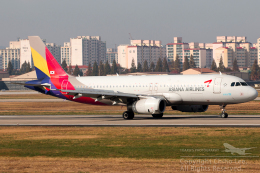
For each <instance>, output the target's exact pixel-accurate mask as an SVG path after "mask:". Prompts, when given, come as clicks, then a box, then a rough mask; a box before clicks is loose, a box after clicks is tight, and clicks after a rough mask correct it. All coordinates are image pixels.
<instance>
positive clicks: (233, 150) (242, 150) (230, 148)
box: [223, 143, 256, 155]
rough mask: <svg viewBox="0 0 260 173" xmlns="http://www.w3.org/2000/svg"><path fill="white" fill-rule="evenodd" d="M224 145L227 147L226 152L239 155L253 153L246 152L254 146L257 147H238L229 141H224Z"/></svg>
mask: <svg viewBox="0 0 260 173" xmlns="http://www.w3.org/2000/svg"><path fill="white" fill-rule="evenodd" d="M223 145H224V147H225V148H226V149H225V150H224V151H225V152H231V154H234V153H237V154H239V155H246V154H252V153H246V150H250V149H252V148H256V147H252V148H236V147H234V146H232V145H230V144H228V143H224V144H223Z"/></svg>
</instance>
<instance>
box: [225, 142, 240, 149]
mask: <svg viewBox="0 0 260 173" xmlns="http://www.w3.org/2000/svg"><path fill="white" fill-rule="evenodd" d="M223 145H224V147H225V148H228V149H237V148H236V147H234V146H232V145H230V144H228V143H224V144H223Z"/></svg>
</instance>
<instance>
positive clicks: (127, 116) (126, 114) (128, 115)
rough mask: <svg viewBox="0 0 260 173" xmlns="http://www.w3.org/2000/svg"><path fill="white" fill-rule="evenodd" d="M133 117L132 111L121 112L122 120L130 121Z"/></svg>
mask: <svg viewBox="0 0 260 173" xmlns="http://www.w3.org/2000/svg"><path fill="white" fill-rule="evenodd" d="M134 117H135V114H134V112H133V111H125V112H123V118H124V119H125V120H130V119H133V118H134Z"/></svg>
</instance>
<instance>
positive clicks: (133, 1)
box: [0, 0, 260, 47]
mask: <svg viewBox="0 0 260 173" xmlns="http://www.w3.org/2000/svg"><path fill="white" fill-rule="evenodd" d="M259 7H260V1H259V0H160V1H159V0H127V1H126V0H91V1H90V0H1V3H0V23H1V24H0V27H1V32H0V34H1V37H0V46H8V45H9V41H14V40H16V39H17V37H20V38H22V39H24V38H27V37H28V36H29V35H39V36H40V37H41V38H44V39H46V40H47V42H54V43H56V44H59V45H63V42H68V41H69V40H70V38H73V37H76V36H78V35H99V36H101V39H102V40H103V41H106V42H107V47H115V44H116V45H119V44H129V33H131V35H132V37H133V39H150V40H161V41H162V44H167V43H170V42H173V37H177V36H178V37H182V38H183V41H184V42H204V43H211V42H215V41H216V36H222V35H230V36H233V35H235V36H247V39H248V41H249V42H252V43H255V42H256V39H257V38H259V37H260V20H259V16H260V9H259Z"/></svg>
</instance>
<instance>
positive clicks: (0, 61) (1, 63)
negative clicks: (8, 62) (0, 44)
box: [0, 54, 4, 70]
mask: <svg viewBox="0 0 260 173" xmlns="http://www.w3.org/2000/svg"><path fill="white" fill-rule="evenodd" d="M3 68H4V67H3V58H2V54H0V70H2V69H3Z"/></svg>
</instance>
